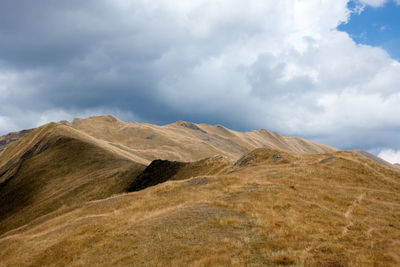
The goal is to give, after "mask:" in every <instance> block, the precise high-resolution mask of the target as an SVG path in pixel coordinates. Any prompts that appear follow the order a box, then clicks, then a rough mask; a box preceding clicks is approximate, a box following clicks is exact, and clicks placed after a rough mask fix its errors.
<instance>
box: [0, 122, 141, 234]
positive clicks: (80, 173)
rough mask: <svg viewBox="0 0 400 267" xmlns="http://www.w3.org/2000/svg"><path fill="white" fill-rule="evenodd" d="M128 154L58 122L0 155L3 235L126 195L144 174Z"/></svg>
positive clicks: (0, 200)
mask: <svg viewBox="0 0 400 267" xmlns="http://www.w3.org/2000/svg"><path fill="white" fill-rule="evenodd" d="M124 153H125V152H119V151H116V150H115V148H113V147H112V149H108V148H107V145H104V144H102V143H101V142H99V141H97V140H94V139H93V138H91V137H89V136H85V135H84V134H81V133H79V132H78V131H76V130H74V129H72V128H70V127H66V126H64V125H60V124H56V123H51V124H48V125H45V126H43V127H40V128H38V129H36V130H34V131H33V132H31V133H29V134H27V135H26V136H25V137H23V138H22V139H20V140H19V141H17V142H15V143H13V144H11V145H10V146H8V147H7V149H6V150H5V151H4V152H3V153H2V154H1V155H0V233H4V232H6V231H8V230H10V229H14V228H17V227H20V226H22V225H24V224H26V223H28V222H31V221H32V220H34V219H36V218H38V217H40V216H43V215H45V214H48V213H51V212H53V211H56V210H57V209H60V208H64V209H69V208H72V207H75V206H79V205H81V204H82V203H84V202H86V201H88V200H93V199H101V198H106V197H109V196H111V195H113V194H117V193H121V192H124V191H125V190H126V189H127V187H128V186H129V185H130V184H131V183H132V181H133V180H134V178H135V177H136V175H137V174H138V173H139V172H141V171H142V170H143V169H144V166H143V165H141V164H139V163H136V162H134V161H133V160H132V159H131V158H130V157H128V156H125V155H124Z"/></svg>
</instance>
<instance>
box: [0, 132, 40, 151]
mask: <svg viewBox="0 0 400 267" xmlns="http://www.w3.org/2000/svg"><path fill="white" fill-rule="evenodd" d="M33 130H34V129H29V130H22V131H19V132H13V133H9V134H6V135H3V136H0V152H1V151H3V150H4V149H5V148H6V147H7V146H8V145H9V144H11V143H13V142H15V141H17V140H19V139H21V138H22V137H24V136H25V135H26V134H28V133H30V132H32V131H33Z"/></svg>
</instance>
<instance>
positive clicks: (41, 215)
mask: <svg viewBox="0 0 400 267" xmlns="http://www.w3.org/2000/svg"><path fill="white" fill-rule="evenodd" d="M399 193H400V169H399V167H398V166H396V165H392V164H390V163H388V162H386V161H384V160H382V159H380V158H378V157H376V156H374V155H372V154H370V153H368V152H365V151H361V150H354V151H339V150H337V149H336V148H333V147H331V146H328V145H323V144H318V143H315V142H312V141H310V140H306V139H302V138H296V137H287V136H280V135H279V134H277V133H275V132H270V131H267V130H264V129H262V130H254V131H250V132H238V131H233V130H230V129H228V128H226V127H223V126H221V125H208V124H195V123H191V122H184V121H178V122H176V123H173V124H169V125H163V126H158V125H154V124H148V123H136V122H123V121H121V120H119V119H117V118H115V117H113V116H111V115H104V116H95V117H90V118H87V119H75V120H73V121H72V122H68V121H61V122H53V123H49V124H46V125H43V126H41V127H38V128H36V129H30V130H25V131H22V132H17V133H10V134H8V135H5V136H3V137H1V138H0V248H1V249H0V259H1V260H0V266H28V265H29V266H42V265H51V266H65V265H68V266H70V265H72V266H78V265H79V266H82V265H85V266H86V265H96V266H103V265H104V266H109V265H117V266H126V265H163V266H164V265H177V266H187V265H193V266H232V265H237V266H242V265H246V266H247V265H253V266H265V265H268V266H269V265H272V266H273V265H295V266H296V265H307V266H366V265H367V266H369V265H370V266H374V265H380V266H391V265H392V266H396V265H398V264H400V194H399Z"/></svg>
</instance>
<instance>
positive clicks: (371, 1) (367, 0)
mask: <svg viewBox="0 0 400 267" xmlns="http://www.w3.org/2000/svg"><path fill="white" fill-rule="evenodd" d="M387 1H388V0H359V2H360V3H362V4H365V5H369V6H372V7H382V6H384V5H385V4H386V3H387ZM395 1H398V0H395Z"/></svg>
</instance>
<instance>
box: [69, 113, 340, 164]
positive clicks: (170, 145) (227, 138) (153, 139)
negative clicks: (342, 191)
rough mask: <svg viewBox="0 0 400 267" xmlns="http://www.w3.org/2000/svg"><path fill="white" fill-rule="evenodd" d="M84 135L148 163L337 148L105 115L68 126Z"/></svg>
mask: <svg viewBox="0 0 400 267" xmlns="http://www.w3.org/2000/svg"><path fill="white" fill-rule="evenodd" d="M66 124H68V125H70V126H71V127H73V128H74V129H77V130H79V131H81V132H84V133H86V134H88V135H90V136H93V137H95V138H97V139H100V140H104V141H106V142H108V143H110V144H111V145H113V146H115V147H118V148H120V149H123V150H125V151H127V152H129V153H131V154H133V155H137V156H138V157H141V158H143V159H144V160H147V164H150V162H151V161H153V160H155V159H163V160H173V161H197V160H201V159H203V158H208V157H213V156H224V157H226V158H228V159H231V160H237V159H238V158H240V157H241V156H242V155H243V154H244V153H246V152H247V151H250V150H253V149H255V148H259V147H268V148H275V149H280V150H284V151H287V152H289V153H294V154H304V153H322V152H333V151H336V149H335V148H333V147H330V146H327V145H322V144H317V143H315V142H312V141H309V140H305V139H301V138H295V137H285V136H280V135H278V134H277V133H274V132H269V131H267V130H258V131H251V132H237V131H233V130H230V129H227V128H225V127H223V126H220V125H208V124H195V123H191V122H184V121H178V122H176V123H173V124H169V125H163V126H158V125H154V124H148V123H135V122H129V123H127V122H122V121H120V120H118V119H117V118H115V117H113V116H110V115H105V116H95V117H90V118H87V119H75V120H74V121H73V122H72V123H66Z"/></svg>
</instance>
